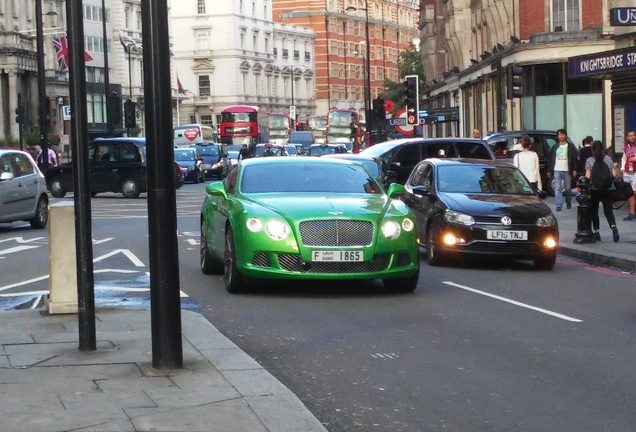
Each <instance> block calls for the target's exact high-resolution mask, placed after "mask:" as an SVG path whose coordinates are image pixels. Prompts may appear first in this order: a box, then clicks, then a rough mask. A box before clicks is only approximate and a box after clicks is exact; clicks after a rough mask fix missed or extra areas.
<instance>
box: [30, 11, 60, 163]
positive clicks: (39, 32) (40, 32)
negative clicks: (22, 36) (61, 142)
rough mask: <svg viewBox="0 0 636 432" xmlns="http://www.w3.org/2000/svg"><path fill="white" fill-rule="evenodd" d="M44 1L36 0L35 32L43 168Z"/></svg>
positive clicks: (45, 141)
mask: <svg viewBox="0 0 636 432" xmlns="http://www.w3.org/2000/svg"><path fill="white" fill-rule="evenodd" d="M42 1H43V0H35V33H36V51H37V63H38V104H39V108H40V149H41V150H42V170H43V171H46V169H47V168H48V167H49V127H48V124H47V122H48V116H49V109H48V106H47V105H48V104H47V99H46V81H45V79H46V77H45V75H44V74H45V71H44V23H43V22H42V15H43V13H42ZM46 15H49V16H54V15H57V12H55V11H49V12H47V13H46Z"/></svg>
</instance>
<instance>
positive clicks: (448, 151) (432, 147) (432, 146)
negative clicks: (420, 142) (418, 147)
mask: <svg viewBox="0 0 636 432" xmlns="http://www.w3.org/2000/svg"><path fill="white" fill-rule="evenodd" d="M423 147H424V149H425V150H424V151H423V152H422V153H424V154H425V155H426V158H452V157H456V154H455V147H453V144H452V143H448V142H439V143H427V144H424V146H423Z"/></svg>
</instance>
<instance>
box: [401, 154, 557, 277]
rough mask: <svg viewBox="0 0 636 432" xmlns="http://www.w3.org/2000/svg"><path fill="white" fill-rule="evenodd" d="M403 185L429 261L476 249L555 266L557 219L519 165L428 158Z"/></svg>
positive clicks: (547, 267) (478, 252)
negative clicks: (517, 166)
mask: <svg viewBox="0 0 636 432" xmlns="http://www.w3.org/2000/svg"><path fill="white" fill-rule="evenodd" d="M405 188H406V194H405V196H404V201H405V202H406V204H407V205H408V206H409V207H410V208H411V210H412V211H413V213H414V214H415V217H416V225H417V230H418V236H419V239H420V244H421V245H422V246H424V247H425V248H426V258H427V261H428V262H429V264H431V265H439V264H441V263H443V262H444V260H445V258H447V257H449V256H451V255H459V254H476V255H493V256H499V257H505V258H511V259H528V260H533V261H534V264H535V266H536V267H537V268H538V269H543V270H550V269H552V268H553V267H554V264H555V263H556V256H557V248H558V242H559V229H558V226H557V220H556V218H555V217H554V215H553V214H552V211H551V210H550V208H549V207H548V206H547V205H546V204H545V203H544V202H543V201H542V199H541V197H539V195H538V194H539V193H540V192H538V191H536V190H535V189H534V188H533V187H532V185H531V184H530V183H529V182H528V180H526V178H525V177H524V176H523V174H522V173H521V171H520V170H519V169H518V168H516V167H514V166H512V165H510V164H508V163H506V162H498V161H486V160H477V159H427V160H424V161H422V162H420V163H419V164H418V165H417V166H416V167H415V168H414V169H413V172H412V173H411V175H410V177H409V179H408V180H407V182H406V184H405ZM544 194H545V193H544Z"/></svg>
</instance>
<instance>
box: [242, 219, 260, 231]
mask: <svg viewBox="0 0 636 432" xmlns="http://www.w3.org/2000/svg"><path fill="white" fill-rule="evenodd" d="M246 225H247V229H248V230H250V231H252V232H254V233H255V232H259V231H260V230H262V229H263V223H262V222H261V220H260V219H258V218H249V219H248V220H247V223H246Z"/></svg>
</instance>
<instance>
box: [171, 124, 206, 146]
mask: <svg viewBox="0 0 636 432" xmlns="http://www.w3.org/2000/svg"><path fill="white" fill-rule="evenodd" d="M215 137H216V134H215V133H214V129H213V128H212V127H211V126H204V125H200V124H190V125H181V126H175V128H174V146H175V147H190V145H191V144H201V143H210V142H215Z"/></svg>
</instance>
